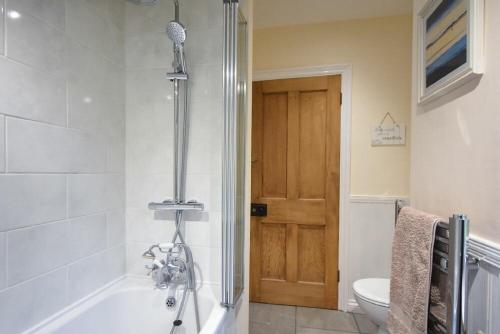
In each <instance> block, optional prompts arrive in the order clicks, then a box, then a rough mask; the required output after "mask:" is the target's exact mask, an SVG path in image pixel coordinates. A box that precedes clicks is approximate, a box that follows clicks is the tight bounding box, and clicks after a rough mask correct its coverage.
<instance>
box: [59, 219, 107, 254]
mask: <svg viewBox="0 0 500 334" xmlns="http://www.w3.org/2000/svg"><path fill="white" fill-rule="evenodd" d="M106 231H107V224H106V215H104V214H102V215H96V216H87V217H81V218H76V219H72V220H70V221H68V246H69V248H68V249H67V250H66V251H67V252H68V260H69V261H75V260H78V259H81V258H84V257H86V256H89V255H92V254H95V253H97V252H99V251H102V250H104V249H105V248H106V244H107V240H106V239H107V235H106Z"/></svg>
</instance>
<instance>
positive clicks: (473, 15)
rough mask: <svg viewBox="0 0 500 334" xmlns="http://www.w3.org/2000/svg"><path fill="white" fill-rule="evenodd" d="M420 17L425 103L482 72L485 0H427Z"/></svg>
mask: <svg viewBox="0 0 500 334" xmlns="http://www.w3.org/2000/svg"><path fill="white" fill-rule="evenodd" d="M419 19H420V25H419V86H420V94H419V102H420V103H422V102H427V101H429V100H432V99H434V98H437V97H439V96H443V95H444V94H447V93H448V92H449V91H451V90H452V89H455V88H456V87H458V86H460V85H463V84H464V83H465V82H466V81H468V80H470V79H472V78H474V77H477V76H478V75H480V74H481V73H482V70H483V66H482V58H483V45H484V42H483V36H484V31H483V26H484V25H483V22H484V0H428V1H427V2H426V4H425V5H424V7H423V8H422V10H421V11H420V13H419Z"/></svg>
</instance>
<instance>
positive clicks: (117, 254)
mask: <svg viewBox="0 0 500 334" xmlns="http://www.w3.org/2000/svg"><path fill="white" fill-rule="evenodd" d="M126 252H127V250H126V247H125V244H124V243H123V244H121V245H118V246H115V247H113V248H109V249H108V250H106V262H107V264H106V269H107V275H108V276H107V281H108V282H109V281H112V280H115V279H117V278H119V277H120V276H123V275H125V272H126V263H125V254H126Z"/></svg>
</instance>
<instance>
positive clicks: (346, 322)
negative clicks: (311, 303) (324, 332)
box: [297, 307, 358, 333]
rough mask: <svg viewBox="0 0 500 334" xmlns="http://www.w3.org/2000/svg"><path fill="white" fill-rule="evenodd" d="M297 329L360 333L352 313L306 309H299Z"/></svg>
mask: <svg viewBox="0 0 500 334" xmlns="http://www.w3.org/2000/svg"><path fill="white" fill-rule="evenodd" d="M297 327H306V328H316V329H329V330H336V331H340V332H349V333H358V327H357V326H356V322H355V321H354V317H353V315H352V314H351V313H345V312H339V311H332V310H322V309H315V308H306V307H298V308H297Z"/></svg>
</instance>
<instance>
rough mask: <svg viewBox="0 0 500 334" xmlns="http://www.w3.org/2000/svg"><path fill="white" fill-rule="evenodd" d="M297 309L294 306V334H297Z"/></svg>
mask: <svg viewBox="0 0 500 334" xmlns="http://www.w3.org/2000/svg"><path fill="white" fill-rule="evenodd" d="M297 309H298V307H297V306H295V334H297Z"/></svg>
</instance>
